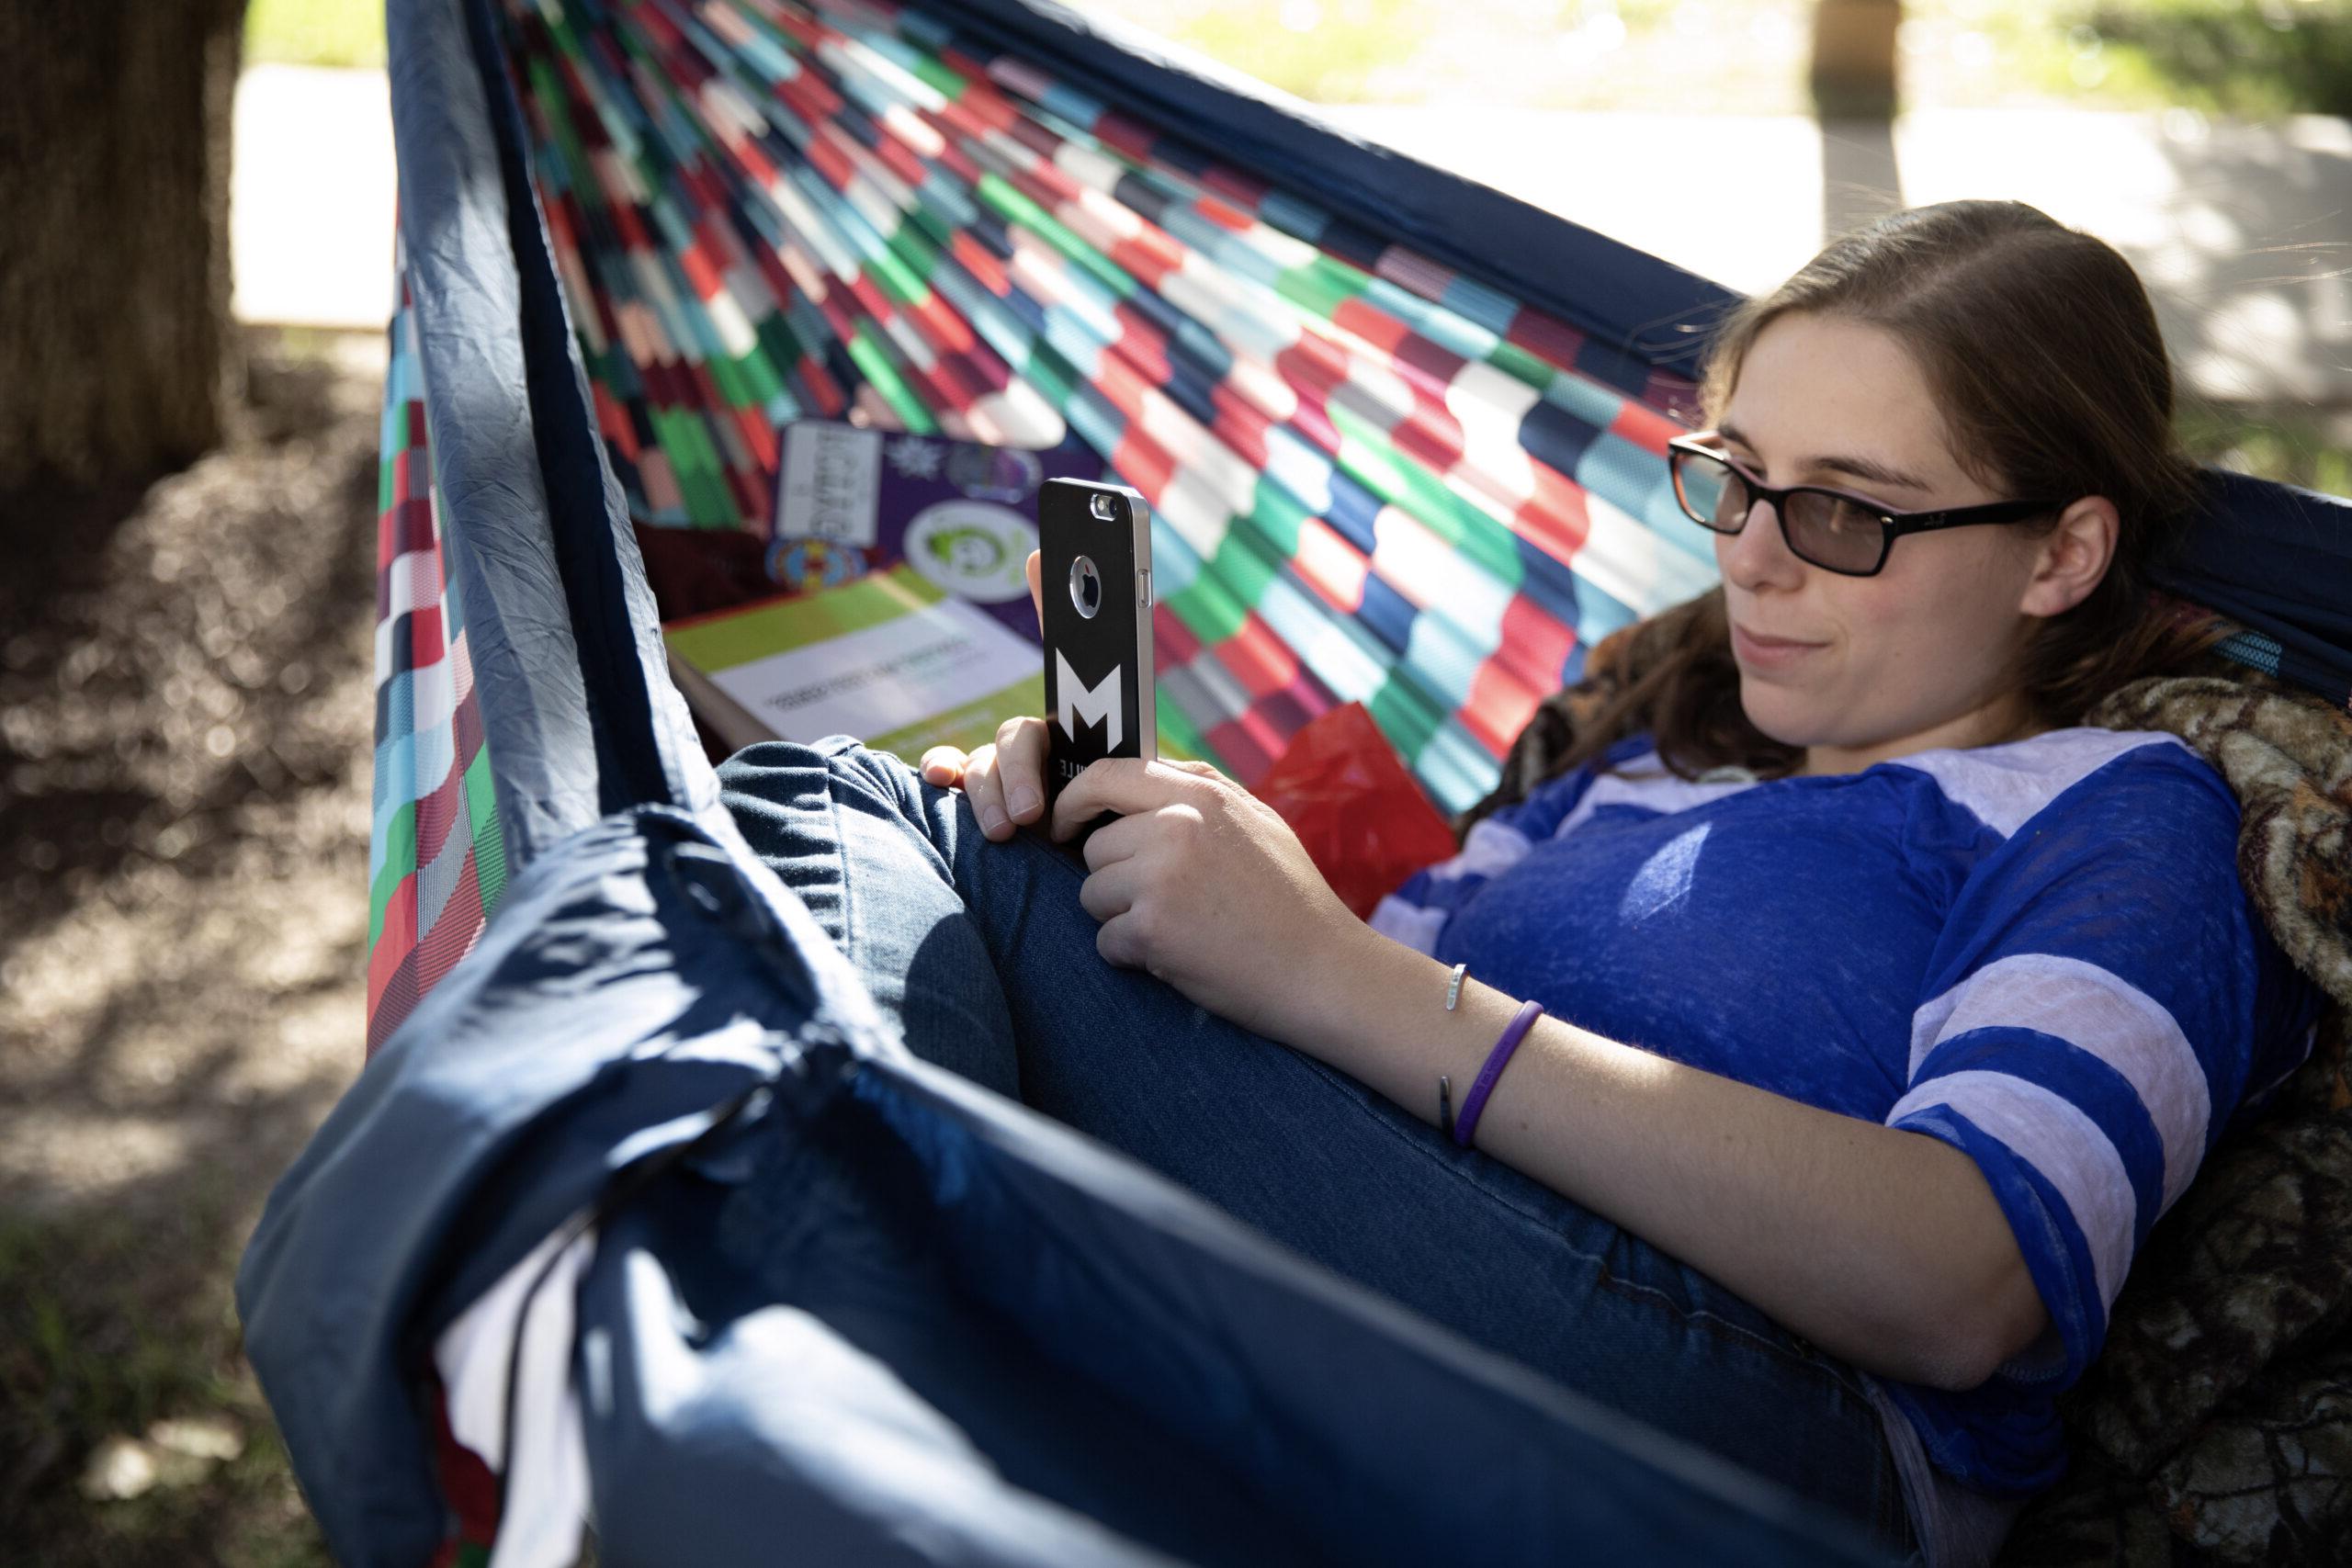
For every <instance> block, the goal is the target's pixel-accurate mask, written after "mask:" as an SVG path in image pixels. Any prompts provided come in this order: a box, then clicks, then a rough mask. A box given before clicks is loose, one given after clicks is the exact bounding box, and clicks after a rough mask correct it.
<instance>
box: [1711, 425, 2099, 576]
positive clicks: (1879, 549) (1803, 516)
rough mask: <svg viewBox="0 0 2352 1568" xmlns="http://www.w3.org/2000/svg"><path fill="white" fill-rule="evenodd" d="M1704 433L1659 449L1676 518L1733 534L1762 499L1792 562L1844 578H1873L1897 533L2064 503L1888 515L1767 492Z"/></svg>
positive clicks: (1875, 506)
mask: <svg viewBox="0 0 2352 1568" xmlns="http://www.w3.org/2000/svg"><path fill="white" fill-rule="evenodd" d="M1711 434H1713V432H1707V431H1702V432H1701V433H1700V434H1696V435H1678V436H1676V437H1674V438H1673V439H1672V440H1670V441H1668V443H1667V444H1666V462H1667V468H1668V472H1669V473H1671V474H1672V475H1673V478H1674V499H1675V500H1676V501H1677V502H1680V503H1681V506H1682V511H1683V514H1684V515H1685V516H1687V517H1689V518H1690V519H1691V521H1692V522H1693V523H1696V524H1698V525H1699V526H1701V527H1702V528H1711V529H1713V531H1714V532H1716V533H1718V534H1736V533H1738V532H1739V531H1740V530H1741V529H1742V528H1744V527H1746V526H1747V514H1748V513H1749V512H1751V511H1752V510H1754V508H1755V505H1756V503H1757V502H1759V501H1769V502H1771V503H1772V513H1773V515H1774V516H1776V517H1778V518H1779V519H1780V520H1781V537H1782V538H1784V539H1786V540H1787V541H1788V542H1789V549H1790V551H1791V552H1792V554H1794V555H1795V556H1796V558H1798V559H1800V560H1804V561H1810V562H1812V563H1813V564H1814V565H1815V566H1817V567H1820V568H1821V569H1822V570H1825V571H1835V572H1839V573H1841V574H1843V575H1845V576H1847V577H1874V576H1876V575H1877V574H1878V571H1879V569H1880V568H1881V567H1883V566H1884V565H1886V557H1887V552H1888V551H1890V550H1892V549H1894V541H1895V540H1896V539H1898V538H1900V537H1901V536H1904V535H1905V534H1925V533H1928V532H1929V531H1930V530H1932V529H1937V528H1964V527H1967V526H1968V525H1970V524H1972V523H2021V522H2023V521H2025V520H2026V519H2027V518H2029V517H2033V516H2036V515H2038V514H2040V513H2047V512H2054V511H2056V510H2057V509H2058V508H2059V507H2061V506H2063V505H2064V504H2065V503H2064V502H2057V501H1996V502H1991V503H1990V504H1988V505H1985V506H1962V507H1950V508H1946V509H1944V510H1941V511H1937V512H1890V511H1889V510H1887V509H1886V508H1885V507H1884V506H1882V505H1881V504H1880V503H1879V502H1875V501H1872V500H1871V499H1870V498H1868V497H1867V496H1860V495H1855V494H1853V493H1852V492H1851V491H1842V490H1830V489H1827V488H1826V487H1825V486H1821V485H1790V486H1789V487H1787V488H1786V489H1784V490H1774V489H1773V488H1772V487H1771V486H1770V485H1768V484H1765V483H1763V482H1761V481H1760V480H1758V479H1752V478H1750V477H1749V476H1748V474H1747V470H1746V469H1744V468H1740V467H1739V466H1738V465H1737V464H1736V463H1734V462H1733V461H1732V460H1731V459H1730V458H1729V457H1725V456H1724V454H1723V453H1722V452H1720V451H1717V450H1716V449H1715V448H1713V447H1712V446H1703V445H1702V442H1703V441H1704V440H1705V439H1706V438H1707V437H1708V436H1709V435H1711Z"/></svg>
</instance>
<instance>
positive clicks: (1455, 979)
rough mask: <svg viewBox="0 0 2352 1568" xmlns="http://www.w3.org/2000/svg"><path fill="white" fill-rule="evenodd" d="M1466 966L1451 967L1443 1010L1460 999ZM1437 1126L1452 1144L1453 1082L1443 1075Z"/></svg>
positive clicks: (1439, 1084)
mask: <svg viewBox="0 0 2352 1568" xmlns="http://www.w3.org/2000/svg"><path fill="white" fill-rule="evenodd" d="M1469 967H1470V965H1468V964H1455V965H1454V966H1453V975H1452V976H1450V977H1448V979H1447V980H1446V982H1445V1010H1446V1011H1448V1012H1452V1011H1453V1004H1454V1003H1456V1002H1458V1001H1460V1000H1461V999H1462V976H1463V975H1464V972H1465V971H1467V970H1468V969H1469ZM1437 1125H1438V1131H1439V1132H1441V1133H1443V1134H1445V1141H1446V1142H1447V1143H1449V1144H1450V1143H1452V1142H1453V1080H1452V1079H1451V1078H1449V1077H1447V1076H1446V1075H1445V1074H1443V1073H1440V1074H1438V1076H1437Z"/></svg>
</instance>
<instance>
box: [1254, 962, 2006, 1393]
mask: <svg viewBox="0 0 2352 1568" xmlns="http://www.w3.org/2000/svg"><path fill="white" fill-rule="evenodd" d="M1358 929H1359V931H1361V935H1362V940H1361V942H1358V941H1357V940H1356V939H1355V937H1354V936H1353V935H1352V934H1351V936H1350V937H1349V938H1348V939H1347V942H1349V943H1350V944H1351V945H1348V946H1346V947H1344V948H1343V950H1342V952H1341V953H1339V954H1338V955H1336V956H1335V958H1334V960H1333V961H1331V962H1328V963H1325V964H1319V965H1317V971H1318V973H1317V976H1315V978H1314V980H1313V981H1312V982H1311V983H1308V984H1304V985H1302V986H1301V987H1299V988H1298V990H1297V993H1296V1005H1295V1007H1294V1008H1292V1009H1289V1010H1285V1012H1284V1014H1283V1018H1282V1019H1281V1021H1280V1022H1279V1024H1278V1026H1277V1030H1278V1037H1279V1038H1282V1039H1283V1040H1285V1042H1286V1043H1289V1044H1291V1045H1294V1046H1295V1047H1296V1048H1298V1049H1300V1050H1303V1051H1306V1052H1307V1053H1308V1054H1309V1055H1314V1056H1316V1057H1317V1058H1319V1059H1321V1060H1323V1061H1326V1062H1329V1064H1330V1065H1332V1066H1336V1067H1339V1068H1340V1069H1341V1070H1342V1071H1344V1072H1347V1073H1348V1074H1350V1075H1351V1076H1352V1077H1356V1078H1358V1079H1360V1080H1361V1081H1363V1082H1364V1083H1365V1084H1368V1085H1370V1086H1371V1087H1372V1088H1374V1089H1377V1090H1379V1091H1380V1092H1381V1093H1383V1094H1385V1095H1386V1096H1388V1098H1390V1099H1391V1100H1395V1101H1397V1104H1399V1105H1401V1106H1404V1107H1405V1108H1406V1109H1407V1110H1408V1111H1413V1112H1414V1113H1416V1114H1418V1115H1419V1116H1420V1117H1421V1118H1422V1119H1423V1120H1425V1121H1428V1122H1431V1123H1435V1122H1436V1121H1437V1117H1438V1099H1437V1079H1438V1075H1439V1074H1440V1073H1444V1074H1447V1075H1449V1076H1450V1077H1451V1078H1452V1080H1453V1095H1454V1104H1455V1105H1456V1107H1457V1108H1458V1107H1459V1106H1460V1104H1461V1102H1462V1097H1463V1096H1464V1094H1466V1093H1467V1092H1468V1089H1469V1088H1470V1084H1471V1082H1472V1080H1473V1079H1474V1078H1476V1076H1477V1073H1478V1069H1479V1067H1480V1066H1481V1065H1482V1064H1483V1063H1484V1062H1485V1060H1486V1058H1487V1052H1488V1051H1489V1049H1490V1048H1491V1047H1492V1046H1493V1044H1494V1043H1495V1041H1496V1039H1497V1037H1498V1036H1499V1035H1500V1034H1501V1032H1502V1031H1503V1028H1504V1026H1505V1025H1506V1024H1508V1023H1509V1022H1510V1019H1511V1016H1512V1015H1513V1013H1515V1012H1516V1011H1517V1010H1518V1007H1519V1001H1518V998H1511V997H1507V996H1505V995H1504V994H1503V993H1501V992H1500V991H1498V990H1495V989H1494V988H1492V987H1487V986H1484V985H1481V984H1479V983H1478V982H1476V981H1475V980H1466V981H1465V982H1464V985H1463V987H1462V996H1461V999H1460V1002H1459V1003H1458V1005H1457V1006H1456V1008H1455V1010H1453V1011H1452V1012H1448V1011H1446V1010H1445V1007H1444V991H1445V980H1446V976H1447V973H1448V970H1447V966H1446V965H1444V964H1439V963H1438V962H1437V961H1436V960H1435V959H1432V958H1430V957H1429V956H1427V955H1426V954H1423V953H1416V952H1414V951H1413V950H1411V949H1409V948H1407V947H1404V946H1402V945H1401V944H1399V943H1397V942H1393V941H1391V940H1390V939H1388V938H1386V937H1385V936H1382V935H1380V934H1379V933H1378V932H1376V931H1372V930H1371V929H1370V928H1369V927H1360V928H1358ZM1277 1030H1270V1031H1269V1032H1277ZM1793 1048H1797V1046H1796V1044H1795V1043H1792V1049H1793ZM1476 1141H1477V1146H1478V1147H1479V1148H1480V1149H1481V1150H1482V1151H1484V1152H1486V1153H1487V1154H1489V1155H1491V1156H1494V1157H1496V1158H1498V1159H1500V1160H1502V1161H1503V1162H1504V1163H1505V1164H1508V1165H1510V1166H1512V1167H1514V1168H1518V1169H1520V1170H1521V1171H1524V1172H1525V1173H1526V1174H1528V1175H1530V1176H1532V1177H1533V1178H1535V1179H1537V1180H1539V1181H1542V1182H1543V1183H1544V1184H1545V1185H1546V1186H1548V1187H1551V1188H1553V1189H1554V1190H1557V1191H1559V1192H1562V1193H1565V1194H1566V1195H1567V1196H1568V1197H1570V1198H1573V1199H1575V1200H1576V1201H1578V1202H1580V1203H1582V1204H1584V1205H1585V1206H1586V1207H1587V1208H1589V1209H1591V1210H1592V1211H1593V1212H1594V1213H1598V1214H1600V1215H1602V1216H1603V1217H1605V1218H1607V1219H1609V1220H1611V1221H1612V1222H1614V1223H1615V1224H1619V1225H1622V1226H1623V1227H1624V1228H1625V1229H1627V1230H1629V1231H1631V1232H1633V1233H1634V1234H1635V1235H1640V1236H1642V1237H1643V1238H1645V1240H1647V1241H1649V1242H1650V1243H1652V1244H1653V1245H1655V1246H1657V1247H1662V1248H1663V1249H1665V1250H1666V1251H1668V1252H1669V1253H1672V1254H1673V1255H1674V1256H1676V1257H1678V1258H1681V1259H1682V1260H1683V1261H1684V1262H1686V1263H1689V1264H1690V1265H1691V1266H1692V1267H1693V1268H1696V1269H1700V1270H1702V1272H1704V1273H1706V1274H1708V1275H1710V1276H1712V1277H1713V1278H1714V1279H1715V1280H1718V1281H1720V1282H1721V1283H1722V1284H1724V1286H1726V1287H1727V1288H1729V1289H1730V1290H1732V1291H1734V1292H1737V1293H1738V1294H1740V1295H1742V1296H1745V1297H1746V1298H1747V1300H1749V1301H1751V1302H1753V1303H1756V1304H1757V1305H1758V1307H1760V1308H1762V1309H1763V1310H1764V1311H1765V1312H1766V1313H1768V1314H1770V1315H1771V1316H1772V1317H1773V1318H1774V1319H1776V1320H1777V1321H1779V1322H1780V1323H1781V1324H1783V1325H1786V1326H1787V1327H1788V1328H1790V1329H1791V1330H1792V1331H1793V1332H1795V1333H1797V1334H1799V1335H1802V1336H1804V1337H1805V1338H1807V1339H1810V1340H1812V1341H1813V1342H1814V1343H1815V1344H1817V1345H1819V1346H1821V1347H1822V1348H1825V1349H1826V1350H1828V1351H1830V1352H1831V1353H1832V1354H1834V1355H1838V1356H1840V1357H1843V1358H1844V1359H1847V1360H1849V1361H1851V1362H1853V1363H1854V1364H1855V1365H1857V1366H1859V1367H1861V1368H1863V1369H1864V1370H1865V1371H1872V1372H1876V1373H1879V1374H1881V1375H1883V1376H1888V1377H1894V1378H1898V1379H1901V1380H1903V1381H1905V1382H1921V1383H1927V1384H1930V1385H1934V1386H1941V1387H1949V1388H1966V1387H1973V1385H1974V1384H1975V1383H1977V1382H1982V1381H1983V1380H1984V1379H1985V1377H1988V1376H1990V1375H1991V1374H1992V1372H1993V1371H1994V1370H1995V1369H1996V1368H1997V1367H1998V1366H1999V1365H2000V1363H2001V1362H2002V1361H2003V1360H2005V1359H2007V1357H2008V1356H2010V1355H2012V1354H2014V1353H2015V1352H2017V1351H2018V1350H2020V1349H2022V1348H2024V1347H2025V1346H2026V1345H2027V1344H2028V1343H2030V1341H2031V1339H2032V1338H2033V1337H2034V1336H2035V1335H2036V1334H2037V1333H2038V1332H2039V1331H2040V1329H2041V1325H2043V1323H2045V1322H2046V1317H2045V1315H2044V1314H2043V1311H2042V1307H2041V1299H2040V1297H2039V1296H2038V1295H2037V1294H2036V1293H2035V1292H2034V1290H2033V1286H2032V1284H2031V1281H2030V1279H2029V1278H2028V1276H2027V1274H2026V1271H2025V1268H2024V1264H2023V1261H2022V1259H2021V1258H2020V1257H2019V1255H2018V1248H2017V1244H2016V1241H2015V1239H2014V1238H2013V1237H2012V1235H2010V1232H2009V1229H2008V1226H2007V1221H2006V1220H2005V1219H2004V1217H2003V1215H2002V1213H2001V1211H2000V1208H1999V1206H1998V1205H1997V1204H1996V1201H1994V1198H1993V1194H1992V1191H1991V1190H1990V1189H1989V1188H1988V1187H1987V1186H1986V1185H1985V1179H1984V1178H1983V1176H1982V1175H1981V1174H1980V1173H1979V1172H1978V1170H1977V1168H1976V1167H1975V1165H1974V1163H1973V1161H1971V1160H1970V1159H1968V1157H1967V1156H1964V1155H1962V1154H1961V1153H1960V1152H1959V1151H1958V1150H1957V1149H1954V1148H1952V1147H1951V1146H1950V1145H1945V1144H1942V1143H1939V1142H1938V1141H1937V1140H1935V1139H1932V1138H1927V1137H1923V1136H1920V1135H1918V1134H1912V1133H1905V1132H1898V1131H1896V1130H1894V1129H1893V1128H1890V1127H1884V1126H1881V1125H1879V1124H1877V1123H1875V1122H1864V1121H1861V1120H1859V1119H1857V1118H1854V1117H1850V1116H1844V1115H1839V1114H1838V1113H1837V1112H1835V1111H1823V1110H1820V1109H1818V1108H1816V1107H1814V1106H1809V1105H1805V1104H1803V1103H1801V1102H1799V1101H1797V1100H1790V1099H1788V1098H1787V1097H1785V1096H1782V1095H1778V1094H1774V1093H1772V1092H1770V1090H1766V1089H1757V1088H1754V1087H1753V1086H1751V1085H1747V1084H1743V1083H1740V1082H1738V1081H1736V1079H1732V1078H1727V1077H1722V1076H1720V1075H1718V1074H1714V1073H1709V1072H1706V1071H1703V1070H1702V1069H1699V1068H1696V1067H1691V1066H1684V1065H1682V1064H1680V1063H1677V1062H1673V1061H1670V1060H1668V1059H1667V1058H1665V1057H1662V1056H1658V1055H1653V1054H1651V1053H1649V1052H1646V1051H1642V1050H1639V1049H1636V1048H1634V1047H1632V1046H1629V1045H1624V1044H1620V1043H1616V1042H1613V1041H1610V1040H1606V1039H1603V1038H1601V1037H1600V1036H1599V1035H1597V1034H1593V1033H1591V1032H1589V1031H1587V1030H1582V1029H1578V1028H1577V1027H1576V1026H1574V1025H1573V1024H1570V1023H1568V1022H1566V1021H1562V1020H1557V1019H1553V1018H1550V1017H1545V1018H1542V1019H1539V1020H1537V1021H1536V1023H1535V1027H1534V1028H1533V1029H1532V1031H1531V1032H1529V1034H1528V1036H1527V1037H1526V1039H1525V1040H1523V1041H1522V1042H1521V1044H1520V1046H1519V1049H1518V1050H1517V1052H1516V1053H1515V1054H1514V1055H1512V1057H1511V1058H1510V1064H1509V1066H1507V1067H1506V1069H1505V1071H1504V1072H1503V1075H1502V1077H1501V1078H1500V1079H1499V1080H1498V1083H1497V1085H1496V1087H1495V1089H1494V1092H1493V1095H1492V1098H1491V1099H1489V1100H1488V1101H1487V1107H1486V1111H1485V1112H1484V1114H1483V1115H1482V1116H1481V1118H1480V1119H1479V1122H1478V1124H1477V1132H1476Z"/></svg>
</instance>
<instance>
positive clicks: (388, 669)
mask: <svg viewBox="0 0 2352 1568" xmlns="http://www.w3.org/2000/svg"><path fill="white" fill-rule="evenodd" d="M393 256H394V261H395V268H394V270H395V276H397V277H398V278H399V279H400V286H399V287H400V298H399V299H398V300H396V301H395V303H394V305H393V310H392V324H391V359H390V367H389V368H388V370H387V372H386V375H385V378H384V419H383V437H382V450H383V464H382V468H381V470H380V473H379V483H378V488H377V497H376V784H375V799H374V811H373V816H372V818H371V820H370V828H369V833H368V1050H369V1051H370V1052H373V1051H374V1050H375V1049H376V1047H377V1046H378V1045H379V1044H380V1043H382V1041H383V1039H384V1037H385V1036H387V1035H389V1034H390V1032H391V1031H392V1030H394V1029H396V1028H398V1027H399V1026H400V1021H401V1020H402V1019H404V1018H406V1017H407V1016H408V1014H409V1011H410V1010H412V1009H413V1008H414V1007H415V1006H416V1003H417V999H418V998H421V997H423V996H424V993H425V992H427V991H429V990H431V989H432V988H433V986H434V983H435V981H437V980H439V979H440V978H441V976H444V975H446V974H447V973H448V972H449V970H450V968H451V966H453V965H454V964H456V963H457V962H458V959H460V958H463V957H464V956H465V955H466V954H467V953H468V952H469V951H470V950H471V949H472V947H473V944H474V939H475V937H476V936H478V935H480V934H481V928H482V923H483V921H484V920H486V919H489V916H490V911H491V910H492V909H494V908H497V907H498V896H499V894H500V893H501V892H502V891H503V890H504V888H505V886H506V849H505V841H504V840H503V837H502V835H501V834H500V831H499V826H498V808H497V806H496V805H495V803H494V802H493V801H492V791H491V784H490V758H489V755H488V753H487V751H486V750H484V747H483V740H482V720H481V703H480V702H479V701H477V700H476V699H475V696H474V671H473V662H472V660H471V659H470V658H469V653H468V649H467V647H466V626H465V617H464V616H463V615H461V614H460V613H459V610H458V594H457V590H456V589H455V587H454V586H453V585H452V584H451V583H450V581H448V574H447V571H446V570H444V564H443V554H442V546H443V540H442V535H441V512H440V508H439V506H438V504H437V502H436V499H435V491H434V488H433V477H432V476H433V444H432V438H431V436H430V435H429V434H428V433H427V430H426V425H427V420H426V416H425V398H424V370H423V367H422V366H421V364H420V363H419V360H418V356H417V353H416V319H415V314H414V312H413V309H412V308H411V304H410V300H409V298H408V288H407V267H406V257H405V255H403V254H402V245H401V241H400V239H399V237H398V234H397V229H396V232H395V236H394V241H393Z"/></svg>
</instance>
